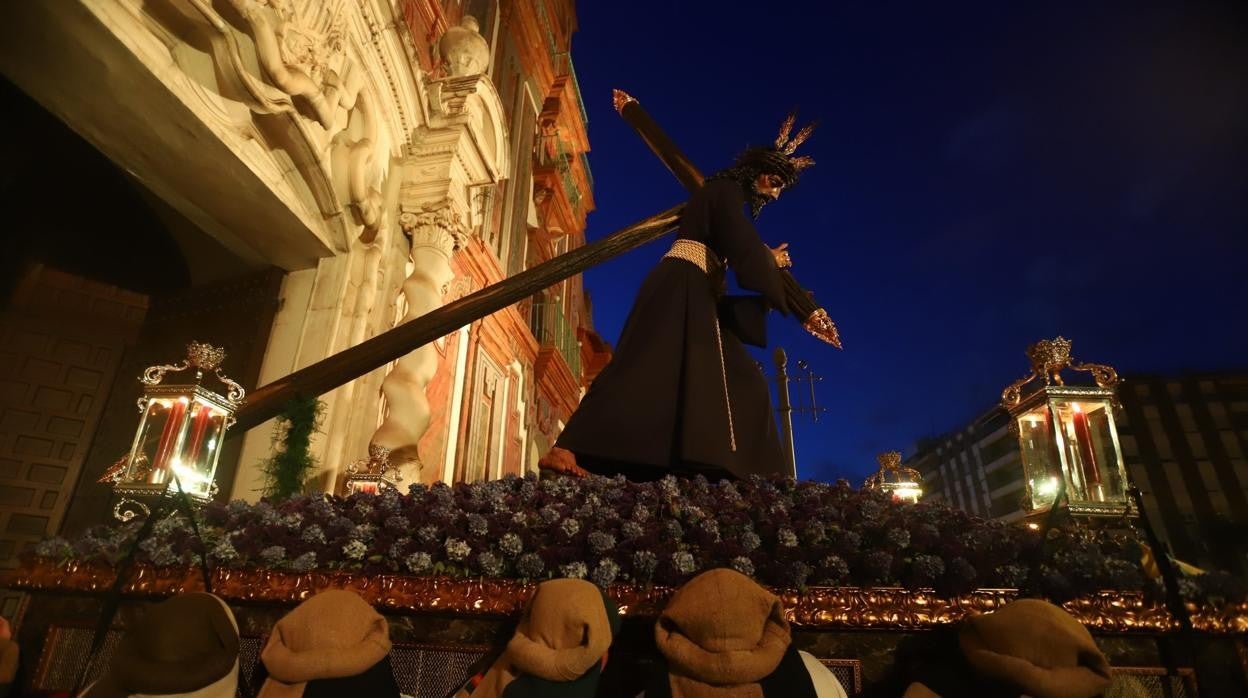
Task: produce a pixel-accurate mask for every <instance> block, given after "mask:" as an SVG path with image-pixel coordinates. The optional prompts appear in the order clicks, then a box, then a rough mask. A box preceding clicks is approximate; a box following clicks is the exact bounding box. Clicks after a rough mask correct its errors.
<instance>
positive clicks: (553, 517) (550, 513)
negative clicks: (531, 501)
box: [537, 504, 563, 524]
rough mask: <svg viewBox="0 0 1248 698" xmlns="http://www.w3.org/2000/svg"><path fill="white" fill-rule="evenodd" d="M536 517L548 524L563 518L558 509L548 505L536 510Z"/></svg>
mask: <svg viewBox="0 0 1248 698" xmlns="http://www.w3.org/2000/svg"><path fill="white" fill-rule="evenodd" d="M537 515H538V516H540V517H542V521H545V522H546V523H548V524H553V523H554V522H556V521H558V520H559V519H560V518H561V517H562V516H563V514H560V513H559V510H558V509H556V508H554V507H553V506H550V505H549V504H547V505H546V506H544V507H542V508H541V509H540V510H538V512H537Z"/></svg>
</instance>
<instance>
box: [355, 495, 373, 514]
mask: <svg viewBox="0 0 1248 698" xmlns="http://www.w3.org/2000/svg"><path fill="white" fill-rule="evenodd" d="M355 513H356V514H358V515H359V516H368V515H369V514H371V513H373V505H372V504H369V503H368V502H366V501H364V500H362V499H361V500H360V501H358V502H356V503H355Z"/></svg>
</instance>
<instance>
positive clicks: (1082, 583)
mask: <svg viewBox="0 0 1248 698" xmlns="http://www.w3.org/2000/svg"><path fill="white" fill-rule="evenodd" d="M197 516H199V517H202V520H201V521H200V526H201V531H202V534H203V539H202V541H201V540H199V539H196V537H195V536H194V535H193V533H192V531H191V526H190V524H189V522H188V521H187V520H186V519H185V518H184V517H182V516H180V515H174V516H171V517H169V518H166V519H163V520H161V521H159V522H157V523H156V524H155V526H154V527H153V530H152V534H151V536H150V537H149V538H148V539H146V540H144V541H143V542H142V543H141V544H140V546H139V552H138V559H139V560H140V561H142V562H148V563H150V564H153V565H156V566H175V565H187V564H192V563H197V562H198V556H199V555H201V554H205V553H206V554H207V556H208V560H209V562H210V564H212V565H223V566H227V567H264V568H271V569H279V570H288V571H293V572H309V571H313V570H331V571H332V570H349V571H355V572H363V573H365V574H382V573H388V574H411V575H447V576H453V577H456V576H457V577H468V576H472V577H477V576H484V577H493V578H511V579H530V580H536V579H545V578H548V577H552V576H563V577H579V578H585V579H589V580H591V581H593V582H594V583H596V584H598V585H600V586H604V587H605V586H608V585H610V584H613V583H620V582H628V583H635V584H643V585H644V584H656V585H679V584H681V583H682V582H683V581H685V580H686V579H688V578H689V577H691V576H693V575H694V574H696V573H698V572H699V571H701V570H705V569H709V568H713V567H732V568H734V569H736V570H738V571H740V572H742V573H744V574H747V575H750V576H753V577H754V578H755V579H757V580H759V581H760V582H762V583H764V584H769V585H772V586H776V587H789V588H802V587H806V586H810V585H819V586H864V587H865V586H901V587H906V588H912V589H917V588H934V589H936V590H937V592H939V593H941V594H947V595H957V594H963V593H966V592H969V591H971V590H973V589H976V588H1018V589H1022V590H1024V591H1025V592H1028V593H1034V594H1039V595H1043V596H1046V597H1048V598H1050V599H1053V600H1055V601H1061V600H1065V599H1069V598H1073V597H1076V596H1080V595H1084V594H1088V593H1091V592H1094V591H1098V590H1102V589H1114V590H1119V591H1139V590H1145V591H1155V589H1154V588H1153V585H1152V582H1148V581H1146V579H1145V576H1144V574H1143V572H1142V570H1141V567H1140V549H1139V546H1138V544H1137V543H1135V541H1134V539H1133V538H1132V537H1131V536H1129V535H1126V534H1124V533H1122V532H1117V533H1114V532H1110V531H1094V530H1090V529H1086V528H1083V527H1080V526H1068V527H1066V528H1062V529H1055V530H1053V531H1051V532H1050V536H1049V540H1048V541H1047V542H1046V545H1045V547H1044V551H1043V557H1042V558H1041V559H1040V560H1039V564H1032V563H1033V560H1034V553H1035V551H1036V550H1037V547H1036V546H1037V543H1038V542H1039V534H1038V533H1036V532H1035V531H1032V530H1030V529H1028V528H1026V527H1022V526H1018V525H1011V524H1005V523H1001V522H998V521H985V520H983V519H979V518H976V517H973V516H971V515H970V514H967V513H966V512H963V511H961V510H957V509H952V508H949V507H947V506H944V505H941V504H935V503H926V502H920V503H918V504H908V503H902V502H898V501H894V500H892V499H890V498H889V497H888V496H887V495H886V494H884V493H881V492H878V491H873V490H861V491H860V490H854V489H853V488H851V487H850V486H849V485H848V483H846V482H844V481H840V482H837V483H836V484H831V485H830V484H825V483H818V482H795V481H793V480H785V479H776V480H767V479H761V478H751V479H748V480H743V481H738V482H727V481H725V482H720V483H717V484H715V483H710V482H708V481H707V480H705V479H703V478H701V477H698V478H695V479H689V480H686V479H677V478H673V477H669V478H666V479H664V480H660V481H658V482H652V483H636V482H629V481H627V480H625V479H624V478H615V479H610V478H603V477H590V478H586V479H582V480H577V479H569V478H561V479H554V480H541V481H539V480H537V479H536V478H534V477H532V476H529V477H524V478H517V477H507V478H504V479H502V480H495V481H489V482H477V483H472V484H457V485H454V486H448V485H446V484H443V483H438V484H435V485H433V486H432V487H425V486H423V485H413V486H412V487H411V488H410V491H409V493H408V494H406V495H403V494H400V493H399V492H397V491H395V490H390V489H386V490H382V491H381V492H380V493H379V494H363V493H361V494H353V495H351V496H348V497H345V498H343V497H328V496H324V495H315V496H305V495H298V496H295V497H292V498H290V499H288V500H285V501H282V502H277V503H270V502H268V501H261V502H259V503H257V504H250V503H247V502H243V501H234V502H230V503H228V504H216V503H214V504H209V505H207V506H205V507H204V508H203V509H202V510H200V512H199V513H198V514H197ZM137 530H138V524H137V523H130V524H124V525H119V526H108V527H98V528H95V529H92V530H90V531H88V532H87V533H86V534H85V535H83V536H82V537H81V538H78V539H76V540H74V541H68V540H65V539H61V538H53V539H49V540H45V541H43V542H42V543H40V544H38V545H37V546H36V547H35V551H34V552H35V554H36V555H38V556H40V557H43V558H50V559H52V560H69V559H79V560H87V561H92V560H96V561H102V562H105V563H108V564H115V563H116V562H117V561H118V559H120V557H121V555H122V554H123V551H125V550H127V549H128V547H129V546H128V541H130V540H132V537H133V536H134V535H135V533H136V532H137ZM1033 569H1034V570H1035V571H1034V573H1033ZM1203 577H1208V579H1207V580H1203V581H1202V578H1203ZM1202 578H1195V579H1194V580H1189V581H1188V583H1187V585H1186V588H1185V592H1186V593H1187V595H1188V596H1189V597H1191V598H1194V599H1203V598H1206V597H1212V596H1216V598H1218V599H1225V600H1230V601H1239V600H1242V599H1243V597H1244V592H1245V589H1244V588H1243V587H1244V585H1243V583H1242V582H1239V583H1236V580H1234V579H1233V578H1230V577H1229V576H1226V575H1217V574H1214V575H1203V576H1202Z"/></svg>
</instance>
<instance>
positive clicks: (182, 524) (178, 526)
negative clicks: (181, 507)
mask: <svg viewBox="0 0 1248 698" xmlns="http://www.w3.org/2000/svg"><path fill="white" fill-rule="evenodd" d="M189 529H190V526H189V525H188V524H187V522H186V519H184V518H182V515H181V514H174V515H173V516H166V517H165V518H163V519H161V520H159V521H157V522H156V523H154V524H152V535H153V536H155V537H157V538H164V537H166V536H168V535H169V534H171V533H174V532H175V531H186V530H189Z"/></svg>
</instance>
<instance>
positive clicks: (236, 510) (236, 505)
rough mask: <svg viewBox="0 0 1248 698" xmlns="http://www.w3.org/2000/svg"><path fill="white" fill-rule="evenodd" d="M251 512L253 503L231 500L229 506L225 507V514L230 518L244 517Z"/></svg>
mask: <svg viewBox="0 0 1248 698" xmlns="http://www.w3.org/2000/svg"><path fill="white" fill-rule="evenodd" d="M249 511H251V502H248V501H245V500H242V499H234V500H231V501H230V503H229V504H226V505H225V513H227V514H229V515H230V516H242V515H243V514H246V513H247V512H249Z"/></svg>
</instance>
